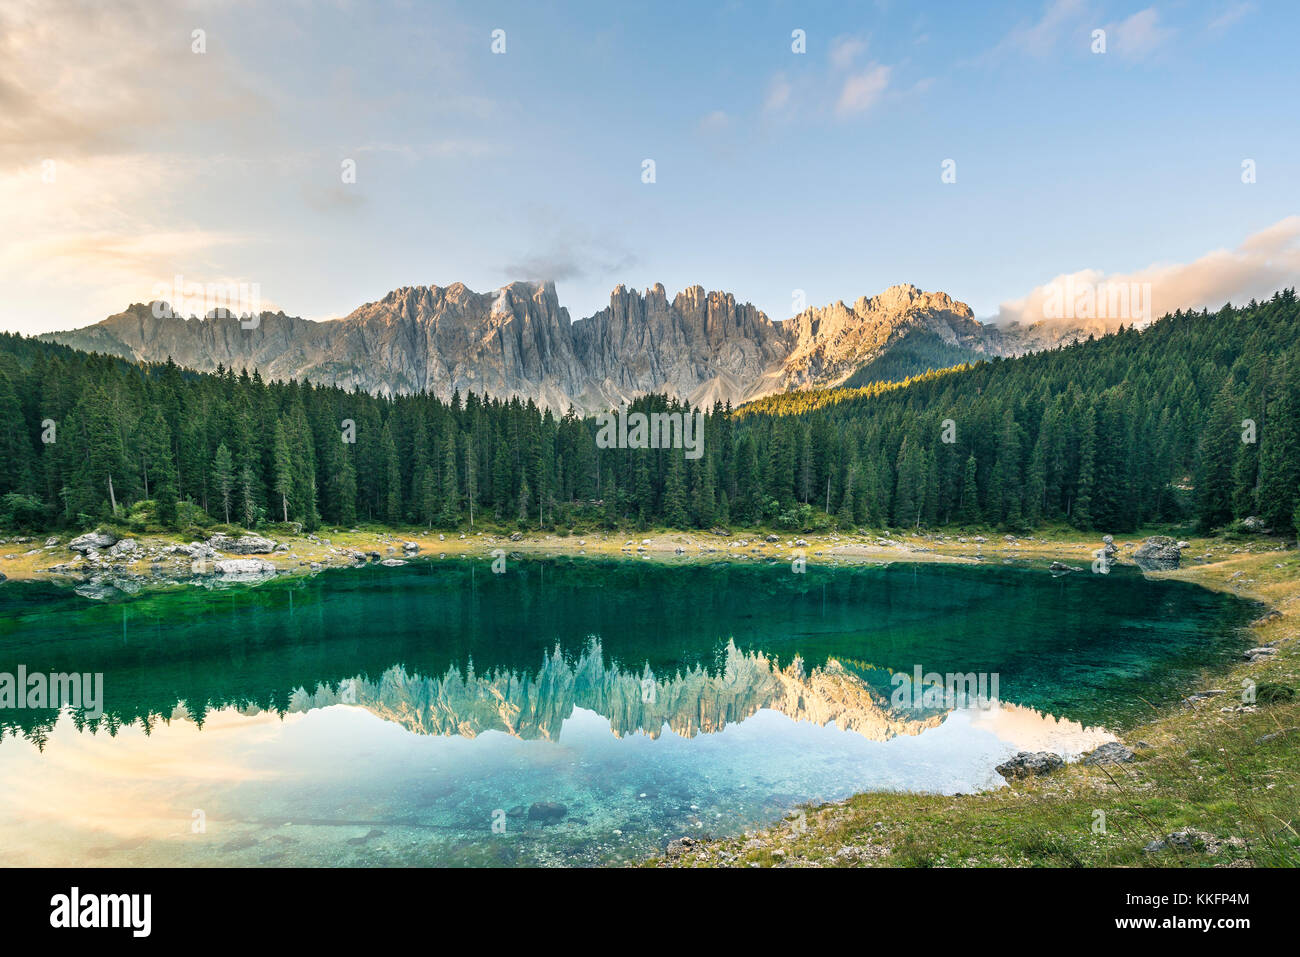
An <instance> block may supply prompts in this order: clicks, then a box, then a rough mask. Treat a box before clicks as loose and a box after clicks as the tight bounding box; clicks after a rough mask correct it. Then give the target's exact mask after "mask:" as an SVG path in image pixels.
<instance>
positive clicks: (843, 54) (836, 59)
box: [831, 37, 867, 70]
mask: <svg viewBox="0 0 1300 957" xmlns="http://www.w3.org/2000/svg"><path fill="white" fill-rule="evenodd" d="M866 49H867V41H866V40H862V39H859V38H858V37H836V38H835V39H834V40H832V41H831V66H833V67H835V69H837V70H847V69H848V68H849V67H851V66H853V62H854V61H855V60H857V58H858V57H859V56H861V55H862V54H863V53H865V52H866Z"/></svg>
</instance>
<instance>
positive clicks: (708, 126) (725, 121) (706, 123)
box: [699, 110, 731, 136]
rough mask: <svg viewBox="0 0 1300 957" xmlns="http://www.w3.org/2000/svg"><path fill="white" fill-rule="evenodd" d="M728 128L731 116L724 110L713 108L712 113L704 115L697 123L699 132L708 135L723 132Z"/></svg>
mask: <svg viewBox="0 0 1300 957" xmlns="http://www.w3.org/2000/svg"><path fill="white" fill-rule="evenodd" d="M730 128H731V117H729V116H728V115H727V114H726V111H725V110H714V111H713V112H712V113H709V114H707V115H705V116H704V117H703V118H702V119H701V120H700V123H699V129H700V132H701V133H704V134H706V135H710V136H712V135H716V134H719V133H725V132H727V130H728V129H730Z"/></svg>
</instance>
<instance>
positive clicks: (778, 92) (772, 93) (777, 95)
mask: <svg viewBox="0 0 1300 957" xmlns="http://www.w3.org/2000/svg"><path fill="white" fill-rule="evenodd" d="M792 92H793V88H792V87H791V86H790V81H789V80H788V79H786V75H785V74H784V73H778V74H777V75H776V76H774V77H772V81H771V82H770V83H769V84H768V85H767V93H766V94H765V95H764V97H763V112H764V113H767V114H769V115H770V114H773V113H780V112H781V111H782V110H784V109H785V108H786V106H788V105H789V103H790V95H791V93H792Z"/></svg>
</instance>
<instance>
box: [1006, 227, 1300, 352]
mask: <svg viewBox="0 0 1300 957" xmlns="http://www.w3.org/2000/svg"><path fill="white" fill-rule="evenodd" d="M1297 276H1300V216H1288V217H1287V218H1285V219H1282V220H1280V221H1278V222H1276V223H1274V224H1273V225H1271V226H1269V227H1267V228H1266V229H1262V230H1260V231H1259V232H1256V233H1253V234H1251V235H1250V236H1248V237H1247V238H1246V239H1245V240H1244V241H1243V242H1242V243H1241V244H1240V245H1239V246H1237V248H1236V249H1216V250H1213V251H1212V252H1208V253H1206V254H1205V255H1203V256H1201V257H1199V258H1198V259H1195V260H1193V261H1192V262H1189V263H1155V264H1152V265H1150V266H1147V267H1146V268H1144V269H1138V270H1135V271H1133V272H1128V273H1109V274H1108V273H1104V272H1102V271H1101V270H1097V269H1081V270H1079V271H1077V272H1073V273H1063V274H1061V275H1059V276H1056V277H1055V278H1053V279H1052V280H1051V281H1050V282H1047V283H1044V284H1043V285H1041V286H1037V287H1035V288H1034V289H1033V290H1032V291H1031V292H1030V293H1029V294H1028V295H1026V296H1023V297H1021V298H1019V299H1014V300H1010V301H1008V302H1004V303H1002V305H1001V307H1000V308H999V310H998V313H997V315H996V316H995V317H994V321H997V322H1020V323H1035V322H1043V321H1045V320H1046V321H1055V320H1048V319H1047V317H1048V316H1049V315H1050V314H1051V312H1052V310H1051V308H1050V305H1049V304H1050V303H1052V302H1053V301H1054V298H1055V297H1059V295H1060V291H1061V289H1063V288H1070V289H1083V288H1085V287H1090V288H1092V289H1103V290H1104V289H1106V288H1108V287H1111V288H1119V287H1124V288H1132V287H1133V286H1134V284H1136V285H1137V286H1138V287H1142V286H1147V285H1149V287H1150V295H1151V303H1150V305H1151V310H1150V311H1151V316H1152V318H1158V317H1160V316H1162V315H1164V314H1165V313H1169V312H1173V311H1175V310H1177V309H1202V308H1205V309H1218V308H1219V307H1220V306H1222V305H1224V304H1225V303H1227V302H1233V303H1235V304H1237V305H1243V304H1244V303H1245V302H1246V301H1247V300H1249V299H1252V298H1255V299H1263V298H1267V297H1268V296H1270V295H1272V294H1273V293H1274V292H1275V291H1277V290H1278V289H1280V288H1282V287H1284V286H1287V285H1294V284H1295V281H1296V277H1297ZM1121 323H1123V324H1125V325H1131V324H1132V319H1131V318H1130V317H1114V318H1111V319H1109V320H1104V321H1103V320H1097V321H1096V322H1094V323H1092V325H1091V326H1089V328H1092V326H1095V327H1096V331H1098V332H1101V331H1107V330H1110V329H1114V328H1115V327H1117V326H1118V325H1120V324H1121Z"/></svg>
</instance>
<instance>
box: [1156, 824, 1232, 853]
mask: <svg viewBox="0 0 1300 957" xmlns="http://www.w3.org/2000/svg"><path fill="white" fill-rule="evenodd" d="M1245 846H1246V842H1245V841H1244V840H1242V839H1241V838H1239V837H1229V838H1220V837H1218V836H1217V835H1215V834H1211V833H1210V832H1209V831H1199V830H1197V829H1196V828H1194V827H1189V828H1188V829H1187V830H1185V831H1174V832H1173V833H1172V834H1167V835H1165V838H1164V840H1161V841H1152V842H1151V843H1150V844H1148V845H1147V846H1146V847H1145V848H1143V850H1145V851H1146V852H1147V853H1148V854H1154V853H1156V852H1157V851H1164V850H1168V849H1170V848H1173V849H1174V850H1177V851H1202V852H1204V853H1206V854H1210V855H1214V854H1218V853H1219V851H1221V850H1223V849H1224V848H1225V847H1235V848H1244V847H1245Z"/></svg>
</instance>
